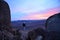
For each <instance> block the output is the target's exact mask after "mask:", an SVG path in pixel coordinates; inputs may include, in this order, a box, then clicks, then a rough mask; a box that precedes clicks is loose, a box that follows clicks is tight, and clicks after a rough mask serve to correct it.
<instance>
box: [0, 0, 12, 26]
mask: <svg viewBox="0 0 60 40" xmlns="http://www.w3.org/2000/svg"><path fill="white" fill-rule="evenodd" d="M10 22H11V17H10V8H9V5H8V4H7V3H6V2H5V1H3V0H0V25H2V26H4V25H5V26H10Z"/></svg>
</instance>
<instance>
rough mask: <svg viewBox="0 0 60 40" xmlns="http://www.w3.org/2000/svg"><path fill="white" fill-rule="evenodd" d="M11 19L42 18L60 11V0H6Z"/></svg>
mask: <svg viewBox="0 0 60 40" xmlns="http://www.w3.org/2000/svg"><path fill="white" fill-rule="evenodd" d="M5 1H6V2H7V3H8V4H9V6H10V10H11V20H12V21H14V20H41V19H47V18H48V17H49V16H51V15H54V14H56V13H58V12H60V0H5Z"/></svg>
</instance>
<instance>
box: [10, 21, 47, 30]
mask: <svg viewBox="0 0 60 40" xmlns="http://www.w3.org/2000/svg"><path fill="white" fill-rule="evenodd" d="M45 21H46V20H18V21H12V22H11V26H12V27H14V28H17V29H20V30H23V29H24V27H25V30H31V29H35V28H45V27H44V25H45ZM23 23H24V24H25V26H23Z"/></svg>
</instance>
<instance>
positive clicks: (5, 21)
mask: <svg viewBox="0 0 60 40" xmlns="http://www.w3.org/2000/svg"><path fill="white" fill-rule="evenodd" d="M10 22H11V18H10V8H9V5H8V4H7V3H6V2H5V1H4V0H0V40H21V37H20V36H21V33H20V32H19V30H16V29H14V28H12V27H11V26H10Z"/></svg>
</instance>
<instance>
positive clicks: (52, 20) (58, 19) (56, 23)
mask: <svg viewBox="0 0 60 40" xmlns="http://www.w3.org/2000/svg"><path fill="white" fill-rule="evenodd" d="M45 27H46V29H47V30H48V31H56V32H58V31H59V32H60V13H57V14H55V15H52V16H50V17H49V18H48V19H47V20H46V25H45Z"/></svg>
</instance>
